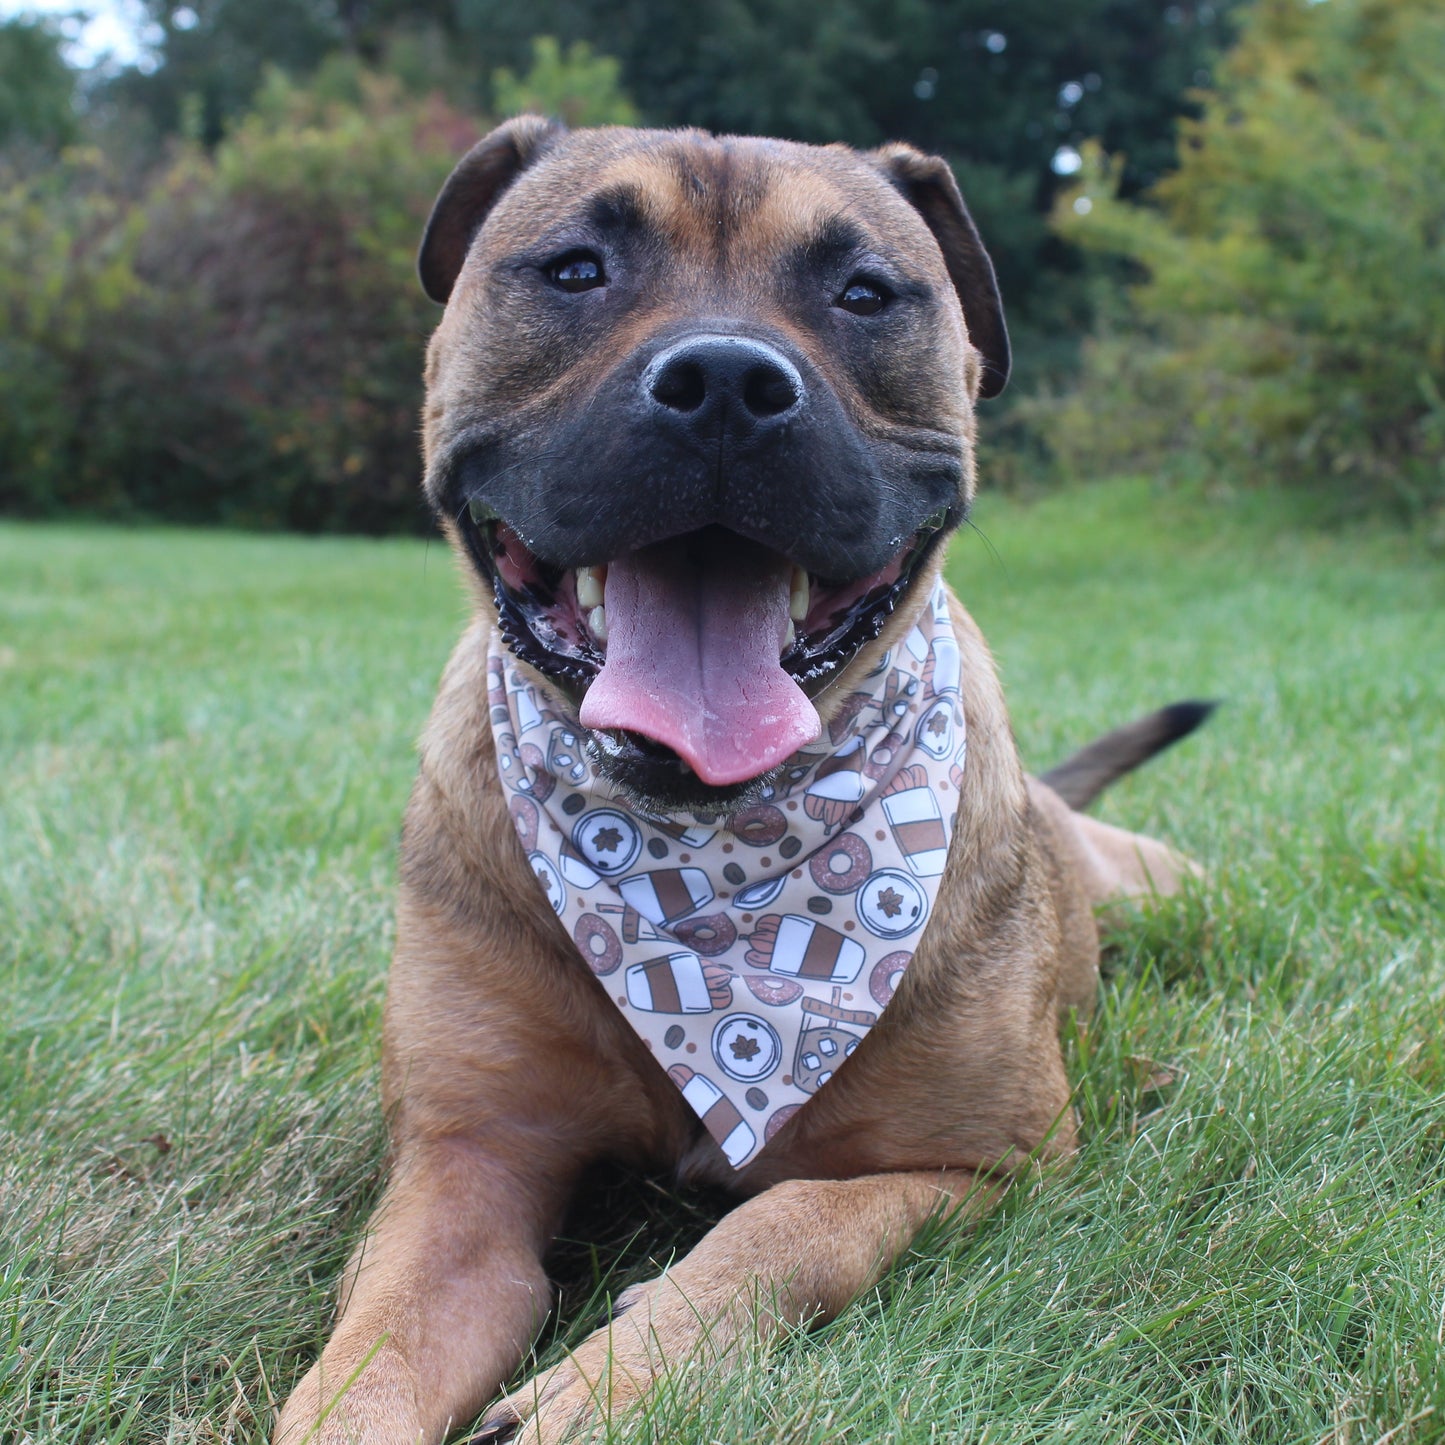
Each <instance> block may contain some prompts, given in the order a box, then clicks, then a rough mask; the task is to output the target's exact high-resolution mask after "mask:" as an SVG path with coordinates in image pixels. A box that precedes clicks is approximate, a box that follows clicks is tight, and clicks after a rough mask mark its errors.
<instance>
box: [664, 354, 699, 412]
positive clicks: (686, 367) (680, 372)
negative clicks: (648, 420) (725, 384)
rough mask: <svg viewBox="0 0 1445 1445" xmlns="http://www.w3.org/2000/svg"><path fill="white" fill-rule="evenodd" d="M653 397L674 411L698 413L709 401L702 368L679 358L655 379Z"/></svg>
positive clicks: (693, 362)
mask: <svg viewBox="0 0 1445 1445" xmlns="http://www.w3.org/2000/svg"><path fill="white" fill-rule="evenodd" d="M652 395H653V397H654V398H655V399H656V400H657V401H660V402H661V403H662V405H663V406H665V407H668V408H669V409H670V410H672V411H696V410H697V409H698V407H700V406H701V405H702V404H703V402H704V401H705V400H706V399H707V382H706V380H705V379H704V377H703V374H702V367H700V366H699V365H698V364H697V363H696V362H695V361H686V360H684V359H683V358H681V357H679V358H678V359H677V360H675V361H673V362H671V363H670V364H669V365H667V366H664V367H663V368H662V370H661V371H660V372H658V374H657V376H656V377H655V378H654V379H653V382H652Z"/></svg>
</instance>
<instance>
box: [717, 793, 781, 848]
mask: <svg viewBox="0 0 1445 1445" xmlns="http://www.w3.org/2000/svg"><path fill="white" fill-rule="evenodd" d="M727 826H728V832H729V833H731V834H732V835H733V836H734V837H735V838H737V839H738V841H739V842H742V843H746V844H747V845H748V846H749V847H750V848H770V847H772V845H773V844H774V843H776V842H777V841H778V839H779V838H781V837H782V836H783V834H784V833H786V832H787V831H788V820H787V819H786V818H785V817H784V816H783V814H782V812H781V810H780V809H778V808H775V807H773V806H772V804H771V803H759V804H758V805H757V807H755V808H741V809H739V810H738V811H737V812H736V813H734V814H733V815H732V816H731V817H730V818H729V819H728V824H727Z"/></svg>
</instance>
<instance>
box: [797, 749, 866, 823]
mask: <svg viewBox="0 0 1445 1445" xmlns="http://www.w3.org/2000/svg"><path fill="white" fill-rule="evenodd" d="M863 763H864V748H863V739H862V738H861V737H856V738H854V739H853V740H852V741H851V742H848V743H845V744H844V745H843V746H842V747H841V748H839V749H838V751H837V752H836V753H834V754H833V755H832V756H831V757H827V758H824V759H823V761H822V762H821V763H820V764H819V765H818V772H817V774H816V776H815V777H814V778H813V781H812V782H811V783H809V784H808V787H807V790H806V791H805V792H804V794H803V811H804V812H805V813H806V814H807V815H808V816H809V817H810V818H812V819H813V821H814V822H818V823H823V824H825V825H826V826H827V827H829V828H837V827H839V826H840V825H841V824H843V823H845V822H847V820H848V817H849V815H850V814H851V813H852V811H853V809H854V808H856V807H857V806H858V804H859V802H860V801H861V800H862V798H863V794H864V792H865V791H866V789H867V786H868V785H867V784H866V783H865V782H864V780H863Z"/></svg>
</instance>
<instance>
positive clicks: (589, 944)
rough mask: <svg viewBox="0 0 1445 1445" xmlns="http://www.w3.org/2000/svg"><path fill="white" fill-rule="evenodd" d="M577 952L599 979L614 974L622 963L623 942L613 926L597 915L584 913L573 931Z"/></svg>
mask: <svg viewBox="0 0 1445 1445" xmlns="http://www.w3.org/2000/svg"><path fill="white" fill-rule="evenodd" d="M572 941H573V942H574V943H575V944H576V945H577V951H578V952H579V953H580V954H581V955H582V957H583V958H585V959H586V960H587V967H588V968H590V969H591V970H592V972H593V973H595V974H596V975H597V976H598V977H599V978H601V977H603V976H604V975H606V974H609V973H612V972H613V971H614V970H615V969H616V968H617V966H618V964H620V963H621V962H622V942H621V940H620V939H619V938H618V937H617V934H616V932H615V931H614V929H613V927H612V925H611V924H610V923H608V922H607V920H606V919H605V918H599V917H598V916H597V915H596V914H595V913H584V914H583V915H582V917H581V918H579V919H578V920H577V926H576V928H574V929H573V930H572Z"/></svg>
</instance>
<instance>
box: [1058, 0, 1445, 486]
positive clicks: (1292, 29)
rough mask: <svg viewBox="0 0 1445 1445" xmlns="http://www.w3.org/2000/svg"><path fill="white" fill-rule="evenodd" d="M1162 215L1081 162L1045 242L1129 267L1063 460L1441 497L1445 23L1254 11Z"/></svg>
mask: <svg viewBox="0 0 1445 1445" xmlns="http://www.w3.org/2000/svg"><path fill="white" fill-rule="evenodd" d="M1183 140H1184V144H1183V146H1182V148H1181V164H1180V168H1179V170H1178V171H1177V172H1176V173H1175V174H1174V175H1172V176H1170V177H1169V178H1168V179H1166V180H1165V181H1163V182H1162V183H1160V184H1159V185H1158V186H1157V187H1156V188H1155V190H1154V192H1153V200H1154V202H1155V203H1156V207H1157V208H1148V207H1141V206H1134V205H1128V204H1125V203H1123V202H1121V201H1119V200H1117V199H1115V198H1113V197H1112V196H1111V191H1112V189H1113V186H1112V177H1113V171H1112V170H1111V167H1110V164H1109V163H1108V162H1106V161H1105V160H1104V159H1103V157H1102V156H1101V155H1100V154H1099V153H1098V152H1097V151H1095V152H1093V153H1092V154H1091V156H1090V158H1089V159H1090V165H1089V168H1088V171H1087V172H1086V176H1087V180H1086V185H1085V187H1084V189H1083V190H1082V191H1080V192H1076V193H1075V194H1074V195H1073V196H1070V197H1066V198H1065V199H1064V201H1063V202H1061V204H1060V206H1059V209H1058V211H1057V213H1056V218H1055V219H1056V224H1057V226H1058V228H1059V229H1060V231H1062V232H1063V234H1065V235H1066V236H1068V237H1069V238H1071V239H1074V240H1077V241H1079V242H1081V243H1083V244H1084V245H1086V246H1089V247H1091V248H1094V249H1097V250H1101V251H1108V252H1115V253H1118V254H1120V255H1123V256H1125V257H1127V258H1129V260H1130V261H1132V262H1133V263H1135V264H1136V265H1137V266H1138V267H1140V268H1142V271H1143V272H1144V274H1145V276H1146V278H1147V279H1145V280H1144V281H1143V282H1142V283H1141V284H1139V285H1138V286H1137V287H1136V288H1135V289H1134V291H1133V317H1132V321H1133V325H1132V326H1129V327H1126V328H1125V329H1124V330H1122V331H1116V332H1115V333H1114V334H1112V335H1110V336H1106V337H1104V338H1103V339H1102V340H1100V341H1098V342H1096V343H1095V344H1094V345H1093V347H1092V348H1091V351H1090V354H1089V355H1088V357H1087V359H1086V369H1085V375H1084V380H1083V384H1082V387H1081V389H1080V390H1079V392H1078V393H1077V394H1076V395H1075V396H1074V397H1073V398H1072V399H1070V400H1069V401H1068V402H1066V403H1065V404H1064V405H1062V406H1058V407H1055V408H1054V409H1053V411H1052V414H1051V416H1050V417H1049V420H1048V426H1049V429H1050V434H1051V437H1052V440H1053V444H1054V448H1055V450H1056V452H1058V453H1059V454H1061V455H1063V456H1064V457H1066V458H1068V459H1069V461H1070V464H1071V465H1075V466H1076V465H1079V464H1085V465H1089V464H1092V465H1109V466H1115V465H1118V464H1119V463H1120V462H1140V461H1143V462H1149V463H1156V464H1157V463H1165V464H1167V463H1168V461H1169V459H1170V457H1173V456H1178V455H1180V454H1181V452H1182V453H1185V454H1187V452H1188V451H1189V450H1190V449H1191V448H1197V450H1198V452H1199V453H1200V454H1202V456H1203V458H1204V460H1205V462H1206V465H1208V466H1210V467H1211V468H1215V469H1219V470H1222V471H1223V472H1225V473H1226V474H1227V475H1228V476H1229V477H1231V478H1234V479H1239V480H1246V481H1249V480H1256V479H1274V478H1277V479H1280V480H1282V481H1285V482H1288V483H1292V484H1296V485H1301V486H1307V487H1320V488H1324V487H1330V488H1331V489H1333V490H1336V491H1337V492H1338V493H1339V494H1341V495H1343V496H1347V497H1350V498H1353V499H1355V500H1358V501H1361V502H1364V503H1366V504H1371V505H1379V504H1387V505H1394V506H1398V507H1400V508H1403V509H1405V510H1407V511H1415V510H1418V509H1420V508H1422V507H1430V506H1438V505H1440V504H1441V502H1442V501H1445V403H1442V391H1445V202H1442V192H1441V189H1440V176H1441V175H1442V174H1445V10H1441V8H1440V7H1439V6H1438V4H1436V3H1435V0H1330V3H1329V4H1315V5H1311V4H1305V3H1301V0H1260V3H1259V4H1258V5H1257V6H1256V7H1255V9H1254V10H1253V12H1252V13H1250V14H1248V15H1247V17H1246V20H1245V27H1244V34H1243V37H1242V39H1241V41H1240V44H1239V46H1238V48H1237V49H1236V50H1235V51H1233V52H1232V53H1231V54H1230V55H1229V56H1228V57H1227V59H1226V60H1225V62H1224V64H1223V66H1222V68H1221V73H1220V83H1219V89H1218V92H1217V94H1214V95H1212V96H1210V97H1208V98H1207V100H1206V103H1205V106H1204V113H1203V115H1202V118H1201V119H1199V120H1198V121H1192V122H1191V121H1186V122H1184V123H1183Z"/></svg>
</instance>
